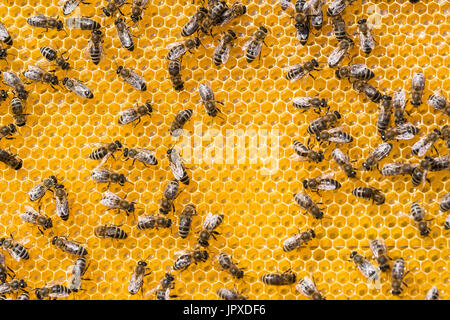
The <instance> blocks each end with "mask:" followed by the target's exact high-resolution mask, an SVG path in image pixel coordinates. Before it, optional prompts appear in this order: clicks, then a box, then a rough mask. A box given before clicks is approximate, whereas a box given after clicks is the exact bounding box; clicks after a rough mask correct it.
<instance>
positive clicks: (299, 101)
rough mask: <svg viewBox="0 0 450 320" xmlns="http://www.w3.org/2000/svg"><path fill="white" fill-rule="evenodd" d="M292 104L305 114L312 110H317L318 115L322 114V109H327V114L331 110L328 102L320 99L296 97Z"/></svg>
mask: <svg viewBox="0 0 450 320" xmlns="http://www.w3.org/2000/svg"><path fill="white" fill-rule="evenodd" d="M292 103H293V105H294V107H296V108H297V109H300V110H303V112H306V111H307V110H309V109H310V108H315V111H316V112H318V113H319V112H320V108H327V112H328V110H329V109H330V107H329V106H328V104H327V100H326V99H324V98H322V99H320V98H318V97H294V99H293V100H292Z"/></svg>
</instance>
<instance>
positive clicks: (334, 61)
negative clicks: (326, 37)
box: [328, 45, 348, 68]
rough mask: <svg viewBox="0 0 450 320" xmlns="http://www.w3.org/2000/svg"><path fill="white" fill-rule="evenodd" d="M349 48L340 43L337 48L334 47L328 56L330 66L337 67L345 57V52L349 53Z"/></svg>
mask: <svg viewBox="0 0 450 320" xmlns="http://www.w3.org/2000/svg"><path fill="white" fill-rule="evenodd" d="M347 51H348V50H347V49H346V48H343V47H342V46H340V45H338V46H337V47H336V48H334V50H333V52H331V54H330V55H329V57H328V66H329V67H330V68H334V67H336V66H337V65H338V64H339V62H341V60H342V59H343V58H344V56H345V54H346V53H347Z"/></svg>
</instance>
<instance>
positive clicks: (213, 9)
mask: <svg viewBox="0 0 450 320" xmlns="http://www.w3.org/2000/svg"><path fill="white" fill-rule="evenodd" d="M207 8H208V16H209V19H210V20H211V23H212V24H211V26H213V25H219V24H220V23H221V22H222V19H223V18H222V15H223V13H224V12H225V10H227V9H228V6H227V3H226V2H225V1H220V0H208V1H207Z"/></svg>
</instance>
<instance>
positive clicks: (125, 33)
mask: <svg viewBox="0 0 450 320" xmlns="http://www.w3.org/2000/svg"><path fill="white" fill-rule="evenodd" d="M122 24H123V25H124V28H123V30H119V28H118V26H117V25H116V29H117V34H118V36H119V40H120V42H121V43H122V45H123V46H124V47H129V46H131V45H132V44H133V38H132V37H131V33H130V31H129V30H128V26H127V25H126V24H125V22H122Z"/></svg>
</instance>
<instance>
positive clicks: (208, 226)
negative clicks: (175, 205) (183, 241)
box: [197, 212, 224, 247]
mask: <svg viewBox="0 0 450 320" xmlns="http://www.w3.org/2000/svg"><path fill="white" fill-rule="evenodd" d="M223 218H224V215H223V214H214V215H213V214H212V213H211V212H210V213H208V215H207V216H206V218H205V220H204V221H203V227H202V230H201V231H200V234H199V236H198V240H197V242H198V244H199V245H201V246H202V247H208V246H209V239H210V238H211V237H212V238H213V239H214V240H216V235H218V234H219V233H218V232H217V231H214V229H216V228H217V227H218V226H219V225H220V224H221V223H222V221H223Z"/></svg>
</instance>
